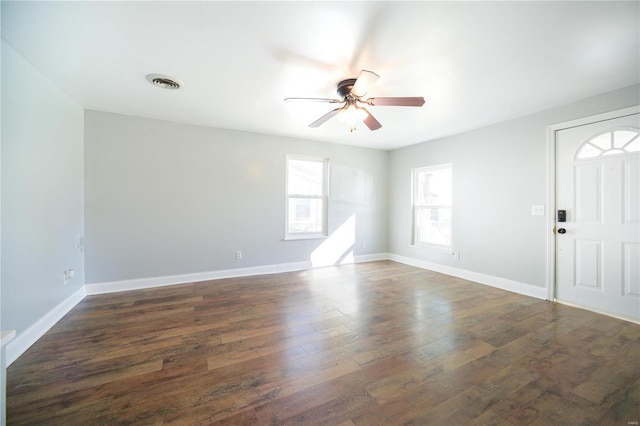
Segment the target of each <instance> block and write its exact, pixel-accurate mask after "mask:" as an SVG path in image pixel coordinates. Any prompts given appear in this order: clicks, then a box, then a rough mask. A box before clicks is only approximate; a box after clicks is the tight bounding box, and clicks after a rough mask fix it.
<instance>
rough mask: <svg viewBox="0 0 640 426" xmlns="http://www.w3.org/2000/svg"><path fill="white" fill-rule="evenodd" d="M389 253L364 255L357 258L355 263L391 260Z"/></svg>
mask: <svg viewBox="0 0 640 426" xmlns="http://www.w3.org/2000/svg"><path fill="white" fill-rule="evenodd" d="M389 256H390V254H389V253H377V254H362V255H358V256H355V257H354V259H353V263H365V262H377V261H379V260H389Z"/></svg>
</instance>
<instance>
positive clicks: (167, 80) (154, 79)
mask: <svg viewBox="0 0 640 426" xmlns="http://www.w3.org/2000/svg"><path fill="white" fill-rule="evenodd" d="M147 81H148V82H149V83H151V84H153V85H154V86H157V87H160V88H162V89H169V90H178V89H179V88H181V87H182V86H183V83H182V82H181V81H180V80H176V79H173V78H171V77H167V76H166V75H162V74H147Z"/></svg>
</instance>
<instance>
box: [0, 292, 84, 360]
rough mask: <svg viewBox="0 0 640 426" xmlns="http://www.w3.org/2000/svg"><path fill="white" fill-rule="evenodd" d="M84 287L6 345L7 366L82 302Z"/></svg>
mask: <svg viewBox="0 0 640 426" xmlns="http://www.w3.org/2000/svg"><path fill="white" fill-rule="evenodd" d="M86 294H87V293H86V291H85V287H84V286H82V287H81V288H80V289H78V290H76V292H75V293H73V294H72V295H71V296H69V297H67V298H66V299H65V300H63V301H62V302H60V303H59V304H58V305H57V306H56V307H55V308H53V309H52V310H50V311H49V312H47V313H46V314H45V315H44V316H43V317H42V318H40V319H39V320H38V321H36V322H35V323H34V324H33V325H32V326H30V327H29V328H27V329H26V330H25V331H24V332H22V333H19V334H17V335H16V337H15V338H14V339H13V340H12V341H10V342H9V343H7V347H6V352H5V353H6V360H7V366H9V365H11V363H12V362H13V361H15V360H16V359H18V357H19V356H20V355H22V354H23V353H24V352H25V351H26V350H27V349H29V348H30V347H31V345H33V344H34V343H35V342H37V341H38V339H39V338H41V337H42V336H43V335H44V334H45V333H46V332H47V331H49V329H50V328H51V327H53V326H54V324H55V323H57V322H58V321H60V319H61V318H62V317H63V316H65V315H66V314H67V313H68V312H69V311H70V310H71V309H73V307H74V306H76V305H77V304H78V303H80V302H81V301H82V299H84V298H85V296H86Z"/></svg>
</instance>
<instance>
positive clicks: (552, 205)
mask: <svg viewBox="0 0 640 426" xmlns="http://www.w3.org/2000/svg"><path fill="white" fill-rule="evenodd" d="M638 113H640V105H635V106H632V107H628V108H622V109H618V110H614V111H609V112H605V113H601V114H596V115H591V116H588V117H583V118H578V119H576V120H570V121H564V122H561V123H556V124H551V125H549V126H547V206H549V207H548V210H547V212H548V215H547V227H546V231H547V291H548V297H547V299H548V300H551V301H553V302H557V298H556V295H557V287H558V283H557V282H556V237H555V234H554V232H553V231H554V227H555V226H556V146H557V135H558V132H559V131H561V130H566V129H570V128H572V127H579V126H585V125H587V124H593V123H597V122H600V121H607V120H612V119H614V118H620V117H626V116H629V115H633V114H638ZM594 312H596V311H594ZM606 315H609V316H611V314H606ZM626 320H627V321H628V319H626Z"/></svg>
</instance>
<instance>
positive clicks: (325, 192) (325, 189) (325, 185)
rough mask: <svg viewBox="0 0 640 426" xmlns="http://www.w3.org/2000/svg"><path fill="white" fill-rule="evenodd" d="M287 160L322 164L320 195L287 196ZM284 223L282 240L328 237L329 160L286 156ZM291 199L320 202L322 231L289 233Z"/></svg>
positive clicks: (292, 155) (307, 156) (306, 156)
mask: <svg viewBox="0 0 640 426" xmlns="http://www.w3.org/2000/svg"><path fill="white" fill-rule="evenodd" d="M289 160H298V161H313V162H317V163H322V166H323V167H322V177H323V182H322V195H301V194H289ZM284 198H285V202H284V205H285V209H284V211H285V214H284V217H285V221H284V240H285V241H288V240H311V239H324V238H327V237H328V235H329V234H328V228H329V227H328V223H329V158H326V157H315V156H309V155H295V154H287V157H286V160H285V197H284ZM292 198H299V199H306V200H322V230H321V231H320V232H289V200H290V199H292Z"/></svg>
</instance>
